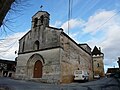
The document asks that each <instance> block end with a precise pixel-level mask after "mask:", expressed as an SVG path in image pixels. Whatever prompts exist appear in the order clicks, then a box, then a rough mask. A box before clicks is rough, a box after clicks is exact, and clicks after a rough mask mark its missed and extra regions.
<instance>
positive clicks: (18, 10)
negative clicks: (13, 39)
mask: <svg viewBox="0 0 120 90" xmlns="http://www.w3.org/2000/svg"><path fill="white" fill-rule="evenodd" d="M29 1H31V0H0V36H2V35H4V34H5V35H7V32H8V30H10V31H12V32H15V31H14V29H13V27H14V28H15V27H16V26H15V24H14V23H15V22H16V21H15V20H17V19H18V17H20V16H22V15H23V12H24V11H26V10H25V9H26V8H28V7H29V6H30V4H29Z"/></svg>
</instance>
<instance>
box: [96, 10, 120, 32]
mask: <svg viewBox="0 0 120 90" xmlns="http://www.w3.org/2000/svg"><path fill="white" fill-rule="evenodd" d="M118 13H120V11H118V12H117V13H115V14H114V15H113V16H111V17H110V18H109V19H107V20H106V21H105V22H104V23H103V24H101V25H100V26H99V27H97V28H96V29H97V30H99V29H100V28H101V27H102V26H103V25H105V24H106V23H107V22H108V21H110V20H111V19H112V18H113V17H115V16H116V15H117V14H118Z"/></svg>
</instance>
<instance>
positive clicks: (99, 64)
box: [92, 46, 105, 77]
mask: <svg viewBox="0 0 120 90" xmlns="http://www.w3.org/2000/svg"><path fill="white" fill-rule="evenodd" d="M92 56H93V72H94V76H96V75H99V76H100V77H104V76H105V73H104V63H103V60H104V54H103V53H102V52H101V49H100V48H99V49H98V48H97V47H96V46H95V47H94V49H93V51H92Z"/></svg>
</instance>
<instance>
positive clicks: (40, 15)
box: [32, 11, 50, 28]
mask: <svg viewBox="0 0 120 90" xmlns="http://www.w3.org/2000/svg"><path fill="white" fill-rule="evenodd" d="M49 16H50V14H49V13H48V12H46V11H38V12H37V13H36V14H35V15H34V16H33V17H32V28H36V27H38V26H41V25H43V26H44V27H47V26H49Z"/></svg>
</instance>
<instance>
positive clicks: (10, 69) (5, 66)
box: [0, 59, 16, 77]
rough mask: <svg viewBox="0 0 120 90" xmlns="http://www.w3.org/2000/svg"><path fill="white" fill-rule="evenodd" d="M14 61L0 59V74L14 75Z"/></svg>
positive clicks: (5, 75)
mask: <svg viewBox="0 0 120 90" xmlns="http://www.w3.org/2000/svg"><path fill="white" fill-rule="evenodd" d="M15 66H16V61H10V60H3V59H0V76H1V77H2V76H4V77H14V73H15Z"/></svg>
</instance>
